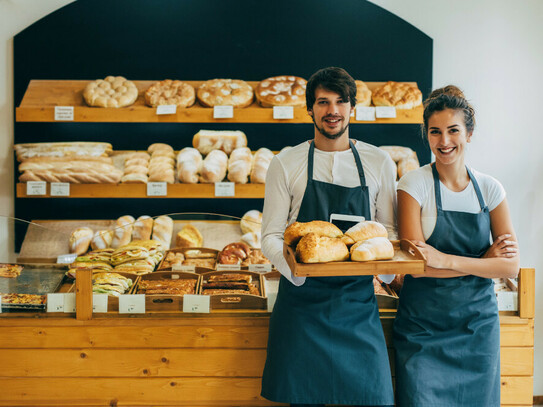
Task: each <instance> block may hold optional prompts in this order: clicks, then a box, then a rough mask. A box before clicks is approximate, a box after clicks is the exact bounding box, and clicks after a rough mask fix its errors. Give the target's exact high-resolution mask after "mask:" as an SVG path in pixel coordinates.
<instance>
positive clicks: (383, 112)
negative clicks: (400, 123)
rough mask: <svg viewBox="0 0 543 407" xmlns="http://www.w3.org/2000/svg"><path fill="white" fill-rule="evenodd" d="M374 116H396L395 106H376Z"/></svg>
mask: <svg viewBox="0 0 543 407" xmlns="http://www.w3.org/2000/svg"><path fill="white" fill-rule="evenodd" d="M375 117H377V118H378V119H394V118H395V117H396V108H395V107H394V106H377V107H376V108H375Z"/></svg>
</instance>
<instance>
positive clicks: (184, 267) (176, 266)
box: [172, 263, 196, 278]
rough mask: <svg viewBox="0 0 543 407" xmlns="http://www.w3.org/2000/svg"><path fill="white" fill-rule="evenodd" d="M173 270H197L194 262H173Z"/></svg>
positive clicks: (189, 271)
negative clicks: (187, 263)
mask: <svg viewBox="0 0 543 407" xmlns="http://www.w3.org/2000/svg"><path fill="white" fill-rule="evenodd" d="M172 271H186V272H188V273H194V272H195V271H196V266H195V265H194V264H190V265H185V264H179V263H178V264H172ZM172 278H173V277H172Z"/></svg>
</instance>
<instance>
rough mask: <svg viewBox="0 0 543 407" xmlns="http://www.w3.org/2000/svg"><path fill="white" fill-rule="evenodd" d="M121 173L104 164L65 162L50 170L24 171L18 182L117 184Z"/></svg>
mask: <svg viewBox="0 0 543 407" xmlns="http://www.w3.org/2000/svg"><path fill="white" fill-rule="evenodd" d="M122 176H123V172H122V171H121V170H120V169H118V168H115V167H114V166H113V165H110V164H105V163H93V162H90V163H87V164H81V163H79V164H78V163H77V162H67V163H65V164H64V165H62V166H57V167H54V168H50V169H36V170H26V171H24V172H23V173H22V174H21V175H20V176H19V181H20V182H28V181H45V182H68V183H71V184H117V183H119V182H120V181H121V178H122Z"/></svg>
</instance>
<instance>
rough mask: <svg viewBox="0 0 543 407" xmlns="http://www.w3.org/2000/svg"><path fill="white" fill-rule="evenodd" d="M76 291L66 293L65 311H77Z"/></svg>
mask: <svg viewBox="0 0 543 407" xmlns="http://www.w3.org/2000/svg"><path fill="white" fill-rule="evenodd" d="M75 311H76V309H75V293H66V294H64V312H75Z"/></svg>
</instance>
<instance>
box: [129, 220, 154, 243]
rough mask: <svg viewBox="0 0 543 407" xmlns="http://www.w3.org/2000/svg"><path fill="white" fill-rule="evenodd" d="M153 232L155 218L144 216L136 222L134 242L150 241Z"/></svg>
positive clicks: (133, 234) (133, 232) (133, 233)
mask: <svg viewBox="0 0 543 407" xmlns="http://www.w3.org/2000/svg"><path fill="white" fill-rule="evenodd" d="M152 231H153V218H151V217H150V216H148V215H142V216H140V217H139V218H138V219H136V221H135V222H134V226H133V228H132V240H149V239H151V233H152Z"/></svg>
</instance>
